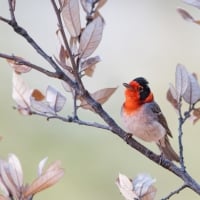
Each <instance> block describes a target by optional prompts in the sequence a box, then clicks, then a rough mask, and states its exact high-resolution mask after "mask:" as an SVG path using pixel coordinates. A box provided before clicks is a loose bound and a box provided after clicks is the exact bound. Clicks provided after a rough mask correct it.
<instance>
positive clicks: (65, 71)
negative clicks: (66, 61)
mask: <svg viewBox="0 0 200 200" xmlns="http://www.w3.org/2000/svg"><path fill="white" fill-rule="evenodd" d="M64 73H65V74H66V75H67V76H68V77H69V78H70V79H71V80H72V81H75V77H74V74H73V73H71V72H70V71H69V70H64ZM61 84H62V86H63V88H64V90H65V91H66V92H73V89H72V88H71V87H70V85H69V84H68V83H67V82H65V81H61Z"/></svg>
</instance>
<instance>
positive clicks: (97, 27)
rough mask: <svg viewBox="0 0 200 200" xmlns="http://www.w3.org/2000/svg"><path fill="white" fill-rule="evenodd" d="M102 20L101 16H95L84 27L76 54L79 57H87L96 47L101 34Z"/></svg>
mask: <svg viewBox="0 0 200 200" xmlns="http://www.w3.org/2000/svg"><path fill="white" fill-rule="evenodd" d="M103 27H104V24H103V21H102V19H101V17H97V18H95V19H94V20H93V21H92V22H91V23H89V25H88V26H86V28H85V29H84V31H83V32H82V34H81V38H80V46H79V49H78V54H79V57H80V58H87V57H89V56H90V55H91V54H92V53H93V52H94V51H95V49H96V48H97V47H98V45H99V43H100V41H101V38H102V34H103Z"/></svg>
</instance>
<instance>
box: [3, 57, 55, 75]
mask: <svg viewBox="0 0 200 200" xmlns="http://www.w3.org/2000/svg"><path fill="white" fill-rule="evenodd" d="M0 57H1V58H5V59H8V60H13V61H14V62H16V64H17V65H26V66H28V67H30V68H32V69H35V70H37V71H39V72H41V73H43V74H45V75H47V76H49V77H53V78H59V75H58V74H57V73H55V72H51V71H48V70H46V69H44V68H42V67H40V66H37V65H35V64H33V63H30V62H28V61H25V60H23V59H20V58H19V57H17V56H14V55H7V54H3V53H0Z"/></svg>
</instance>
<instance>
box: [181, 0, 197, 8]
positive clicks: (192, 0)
mask: <svg viewBox="0 0 200 200" xmlns="http://www.w3.org/2000/svg"><path fill="white" fill-rule="evenodd" d="M183 2H185V3H187V4H189V5H192V6H195V7H197V8H199V9H200V1H199V0H183Z"/></svg>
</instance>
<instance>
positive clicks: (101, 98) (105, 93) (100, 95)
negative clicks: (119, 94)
mask: <svg viewBox="0 0 200 200" xmlns="http://www.w3.org/2000/svg"><path fill="white" fill-rule="evenodd" d="M116 89H117V88H105V89H101V90H98V91H96V92H94V93H92V94H91V96H92V98H93V99H94V100H95V101H97V102H98V103H100V104H104V103H105V102H106V101H107V100H108V99H109V98H110V97H111V95H112V94H113V93H114V92H115V90H116ZM80 100H81V104H80V107H81V108H84V109H87V110H91V111H93V109H92V107H91V106H90V105H89V104H88V103H87V102H86V101H85V100H84V99H80Z"/></svg>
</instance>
